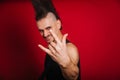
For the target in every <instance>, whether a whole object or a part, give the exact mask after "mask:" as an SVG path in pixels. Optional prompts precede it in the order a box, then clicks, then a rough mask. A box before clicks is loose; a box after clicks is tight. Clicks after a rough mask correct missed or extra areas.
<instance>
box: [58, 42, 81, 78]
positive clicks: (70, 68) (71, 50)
mask: <svg viewBox="0 0 120 80" xmlns="http://www.w3.org/2000/svg"><path fill="white" fill-rule="evenodd" d="M67 50H68V54H69V57H70V63H69V64H68V65H66V66H64V67H60V68H61V70H62V73H63V76H64V77H65V78H66V80H77V78H78V76H79V67H78V63H79V53H78V50H77V48H76V46H75V45H73V44H71V43H68V44H67Z"/></svg>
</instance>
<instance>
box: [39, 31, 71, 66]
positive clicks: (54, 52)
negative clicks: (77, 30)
mask: <svg viewBox="0 0 120 80" xmlns="http://www.w3.org/2000/svg"><path fill="white" fill-rule="evenodd" d="M50 32H51V34H52V36H53V37H54V39H55V42H51V43H50V44H49V45H48V48H45V47H44V46H42V45H40V44H39V45H38V46H39V47H40V48H41V49H42V50H43V51H45V52H46V53H47V54H48V55H49V56H50V57H51V58H52V59H53V60H54V61H55V62H57V63H58V64H59V65H60V66H61V67H66V66H68V65H69V64H70V58H69V55H68V51H67V46H66V38H67V36H68V34H65V35H63V38H62V41H61V40H60V39H59V38H58V37H57V35H56V34H55V33H54V32H53V31H52V30H50Z"/></svg>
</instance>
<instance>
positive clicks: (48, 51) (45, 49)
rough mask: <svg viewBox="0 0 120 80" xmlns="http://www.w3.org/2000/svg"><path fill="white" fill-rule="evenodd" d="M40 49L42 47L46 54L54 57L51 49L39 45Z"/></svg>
mask: <svg viewBox="0 0 120 80" xmlns="http://www.w3.org/2000/svg"><path fill="white" fill-rule="evenodd" d="M38 47H40V48H41V49H42V50H43V51H44V52H46V53H47V54H48V55H49V56H54V55H53V54H52V53H51V51H50V50H49V49H47V48H45V47H44V46H42V45H40V44H39V45H38Z"/></svg>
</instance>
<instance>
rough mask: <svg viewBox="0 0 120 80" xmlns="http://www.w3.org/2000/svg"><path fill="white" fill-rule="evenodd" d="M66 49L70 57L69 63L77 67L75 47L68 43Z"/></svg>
mask: <svg viewBox="0 0 120 80" xmlns="http://www.w3.org/2000/svg"><path fill="white" fill-rule="evenodd" d="M67 49H68V54H69V57H70V59H71V61H72V62H73V63H74V64H75V65H77V64H78V62H79V52H78V49H77V47H76V46H75V45H74V44H72V43H68V44H67Z"/></svg>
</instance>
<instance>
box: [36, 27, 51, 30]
mask: <svg viewBox="0 0 120 80" xmlns="http://www.w3.org/2000/svg"><path fill="white" fill-rule="evenodd" d="M48 28H51V26H47V27H46V28H45V29H48ZM38 30H39V31H41V30H43V29H38Z"/></svg>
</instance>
